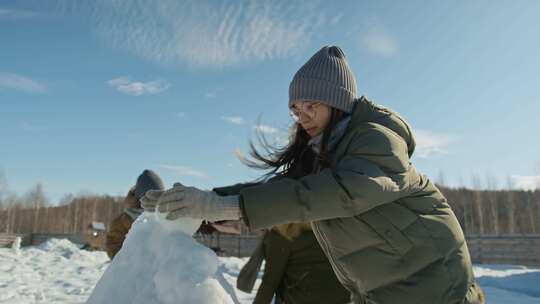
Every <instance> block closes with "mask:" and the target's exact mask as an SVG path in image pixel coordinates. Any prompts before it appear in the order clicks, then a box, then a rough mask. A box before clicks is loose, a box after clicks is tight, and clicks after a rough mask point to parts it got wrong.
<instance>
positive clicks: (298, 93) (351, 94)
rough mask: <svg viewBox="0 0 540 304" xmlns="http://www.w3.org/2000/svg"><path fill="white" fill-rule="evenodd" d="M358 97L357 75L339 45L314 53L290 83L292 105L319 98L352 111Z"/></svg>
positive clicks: (348, 111)
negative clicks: (355, 75) (355, 76)
mask: <svg viewBox="0 0 540 304" xmlns="http://www.w3.org/2000/svg"><path fill="white" fill-rule="evenodd" d="M355 99H356V80H355V78H354V74H353V72H352V71H351V68H350V67H349V64H348V63H347V59H346V58H345V54H344V53H343V51H342V50H341V49H340V48H339V47H337V46H325V47H323V48H322V49H321V50H320V51H318V52H317V53H316V54H315V55H313V57H311V59H309V60H308V62H306V63H305V64H304V65H303V66H302V67H301V68H300V70H298V72H296V74H295V75H294V78H293V80H292V81H291V85H290V86H289V108H290V107H292V105H293V104H294V103H295V102H297V101H319V102H322V103H324V104H326V105H328V106H330V107H333V108H336V109H339V110H342V111H344V112H346V113H351V112H352V109H353V107H354V100H355Z"/></svg>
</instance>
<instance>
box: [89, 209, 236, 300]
mask: <svg viewBox="0 0 540 304" xmlns="http://www.w3.org/2000/svg"><path fill="white" fill-rule="evenodd" d="M200 223H201V220H194V219H185V218H184V219H180V220H178V221H175V222H171V221H167V220H164V219H162V218H160V217H158V216H157V215H156V214H146V213H145V214H143V215H142V216H140V217H139V218H138V219H137V220H136V221H135V223H133V226H132V227H131V230H130V232H129V233H128V235H127V238H126V240H125V242H124V244H123V246H122V249H121V250H120V251H119V252H118V254H117V255H116V256H115V258H114V259H113V261H112V263H111V265H110V266H109V268H108V269H107V270H106V272H105V273H104V275H103V277H102V278H101V279H100V281H99V282H98V284H97V285H96V287H95V289H94V291H93V293H92V294H91V296H90V298H89V299H88V302H87V303H89V304H94V303H96V304H98V303H118V304H122V303H126V304H127V303H130V304H131V303H132V304H139V303H140V304H142V303H163V304H169V303H170V304H182V303H185V304H191V303H201V304H229V303H234V302H233V300H232V298H231V295H230V294H229V293H227V292H226V291H225V289H224V287H227V286H223V285H222V284H224V283H226V281H225V280H223V279H222V277H220V276H219V274H217V273H216V272H217V269H218V259H217V256H216V255H215V253H214V252H213V251H212V250H210V249H208V248H206V247H204V246H202V245H201V244H199V243H197V242H196V241H195V240H194V239H193V238H192V234H193V233H194V232H195V231H196V230H197V228H198V227H199V225H200ZM227 289H229V288H227Z"/></svg>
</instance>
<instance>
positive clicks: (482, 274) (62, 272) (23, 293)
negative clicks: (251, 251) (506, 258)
mask: <svg viewBox="0 0 540 304" xmlns="http://www.w3.org/2000/svg"><path fill="white" fill-rule="evenodd" d="M246 260H247V259H245V258H242V259H240V258H234V257H231V258H219V263H220V264H219V267H220V270H221V271H222V272H223V273H224V277H225V279H226V280H227V281H228V282H229V283H230V284H231V285H232V286H235V284H236V277H237V275H238V272H239V271H240V268H241V267H242V265H243V264H244V263H245V262H246ZM108 265H109V259H108V257H107V255H106V254H105V253H104V252H89V251H85V250H80V249H79V248H78V247H77V246H76V245H74V244H72V243H70V242H69V241H67V240H58V239H53V240H49V241H48V242H46V243H44V244H42V245H40V246H37V247H23V248H21V249H20V250H18V249H11V248H0V303H9V304H19V303H25V304H26V303H69V304H72V303H84V302H85V301H86V299H87V298H88V296H89V295H90V293H91V292H92V288H93V287H94V285H95V284H96V282H97V281H98V280H99V278H100V276H101V275H102V273H103V272H104V271H105V269H106V268H107V266H108ZM474 271H475V274H476V276H477V277H478V280H479V281H480V284H481V285H482V287H483V288H484V290H485V291H486V294H487V298H488V301H487V302H488V303H489V304H503V303H504V304H512V303H514V304H533V303H536V304H540V269H534V268H528V267H523V266H509V265H477V266H476V267H475V268H474ZM259 283H260V282H257V285H258V284H259ZM237 296H238V298H239V300H240V302H241V303H251V302H252V300H253V297H254V294H246V293H243V292H240V291H238V292H237Z"/></svg>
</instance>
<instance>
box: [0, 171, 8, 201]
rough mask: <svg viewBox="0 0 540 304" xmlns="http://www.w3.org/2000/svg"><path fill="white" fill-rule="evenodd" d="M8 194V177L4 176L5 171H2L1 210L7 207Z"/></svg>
mask: <svg viewBox="0 0 540 304" xmlns="http://www.w3.org/2000/svg"><path fill="white" fill-rule="evenodd" d="M7 192H8V183H7V179H6V175H5V174H4V171H3V170H0V208H5V207H6V202H5V199H6V196H7V194H8V193H7Z"/></svg>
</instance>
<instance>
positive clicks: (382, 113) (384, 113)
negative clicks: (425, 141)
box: [350, 96, 416, 158]
mask: <svg viewBox="0 0 540 304" xmlns="http://www.w3.org/2000/svg"><path fill="white" fill-rule="evenodd" d="M365 122H371V123H376V124H379V125H382V126H384V127H386V128H388V129H390V130H392V131H393V132H394V133H396V134H397V135H398V136H399V137H401V138H402V139H403V140H404V141H405V143H407V152H408V154H409V158H410V157H411V156H412V154H413V153H414V149H415V148H416V141H415V139H414V135H413V133H412V130H411V127H410V125H409V123H407V122H406V121H405V119H403V117H401V116H400V115H399V114H398V113H396V112H394V111H392V110H390V109H387V108H385V107H383V106H380V105H377V104H375V103H373V102H371V101H370V100H368V99H367V98H366V97H365V96H362V97H360V98H358V99H357V100H356V105H355V108H354V110H353V113H352V118H351V122H350V127H354V125H357V124H360V123H365Z"/></svg>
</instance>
